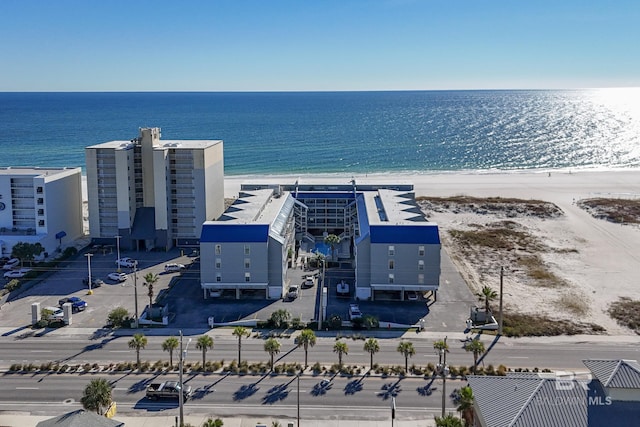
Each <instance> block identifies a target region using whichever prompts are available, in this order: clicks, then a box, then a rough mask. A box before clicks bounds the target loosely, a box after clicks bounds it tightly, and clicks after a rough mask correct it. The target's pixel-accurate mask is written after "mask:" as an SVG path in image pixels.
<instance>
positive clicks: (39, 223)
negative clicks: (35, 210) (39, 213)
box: [38, 219, 44, 227]
mask: <svg viewBox="0 0 640 427" xmlns="http://www.w3.org/2000/svg"><path fill="white" fill-rule="evenodd" d="M38 227H44V219H41V220H40V221H38Z"/></svg>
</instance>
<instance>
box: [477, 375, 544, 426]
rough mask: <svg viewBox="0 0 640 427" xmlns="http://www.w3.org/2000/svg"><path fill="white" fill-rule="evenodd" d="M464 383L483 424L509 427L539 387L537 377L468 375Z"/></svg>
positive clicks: (539, 381) (539, 379) (540, 381)
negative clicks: (471, 393) (468, 388)
mask: <svg viewBox="0 0 640 427" xmlns="http://www.w3.org/2000/svg"><path fill="white" fill-rule="evenodd" d="M467 381H468V382H469V385H470V386H471V389H472V390H473V395H474V398H475V401H476V404H477V406H478V408H480V411H481V414H482V417H483V418H484V420H485V422H486V425H487V426H491V427H508V426H511V423H512V422H513V420H514V419H515V418H516V416H517V415H518V414H519V413H520V411H521V410H522V408H523V407H524V406H525V404H526V403H527V402H528V401H529V399H531V396H533V394H534V393H535V391H536V390H537V389H538V387H540V385H541V383H542V379H541V378H539V377H537V376H515V375H514V376H511V375H507V376H506V377H487V376H476V375H470V376H468V377H467Z"/></svg>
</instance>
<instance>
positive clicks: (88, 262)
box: [84, 254, 93, 295]
mask: <svg viewBox="0 0 640 427" xmlns="http://www.w3.org/2000/svg"><path fill="white" fill-rule="evenodd" d="M84 256H86V257H87V269H88V270H89V295H91V293H92V292H93V291H92V290H91V257H92V256H93V254H84Z"/></svg>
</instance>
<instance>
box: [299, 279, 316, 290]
mask: <svg viewBox="0 0 640 427" xmlns="http://www.w3.org/2000/svg"><path fill="white" fill-rule="evenodd" d="M315 283H316V279H315V277H314V276H306V277H305V278H304V281H303V282H302V287H303V288H312V287H313V285H315Z"/></svg>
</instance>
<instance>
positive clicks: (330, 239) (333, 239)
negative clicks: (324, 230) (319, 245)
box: [324, 234, 340, 261]
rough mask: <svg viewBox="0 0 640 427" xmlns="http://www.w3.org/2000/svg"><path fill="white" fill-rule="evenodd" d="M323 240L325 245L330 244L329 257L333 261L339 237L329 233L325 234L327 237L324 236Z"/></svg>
mask: <svg viewBox="0 0 640 427" xmlns="http://www.w3.org/2000/svg"><path fill="white" fill-rule="evenodd" d="M324 242H325V243H326V244H327V245H329V246H331V258H332V259H333V260H334V261H335V258H336V256H335V251H336V245H337V244H338V243H340V237H339V236H336V235H335V234H329V235H327V237H325V238H324Z"/></svg>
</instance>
